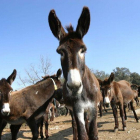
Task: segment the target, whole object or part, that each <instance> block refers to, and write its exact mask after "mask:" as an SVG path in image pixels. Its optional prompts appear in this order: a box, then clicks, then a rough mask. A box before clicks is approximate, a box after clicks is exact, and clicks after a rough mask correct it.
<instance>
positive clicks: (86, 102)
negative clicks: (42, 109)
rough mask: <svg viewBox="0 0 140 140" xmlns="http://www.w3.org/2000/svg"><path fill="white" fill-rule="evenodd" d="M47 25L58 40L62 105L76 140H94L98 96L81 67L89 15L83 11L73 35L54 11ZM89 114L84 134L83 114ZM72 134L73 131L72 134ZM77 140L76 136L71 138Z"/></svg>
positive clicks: (92, 79)
mask: <svg viewBox="0 0 140 140" xmlns="http://www.w3.org/2000/svg"><path fill="white" fill-rule="evenodd" d="M48 20H49V25H50V29H51V31H52V33H53V35H54V36H55V37H56V38H57V39H58V40H59V47H58V48H57V52H58V53H59V54H60V55H61V66H62V70H63V75H64V78H65V82H64V85H63V98H64V102H65V104H66V105H67V107H69V108H70V109H71V110H72V111H73V115H74V116H73V118H72V119H73V120H76V124H75V123H73V124H75V125H76V126H77V130H78V139H79V140H88V139H90V140H97V139H98V130H97V104H98V102H97V96H98V94H100V88H99V83H98V80H97V79H96V77H95V76H94V75H93V74H92V73H91V71H90V70H89V68H88V67H87V66H86V64H85V52H86V50H87V48H86V45H85V44H84V42H83V40H82V38H83V37H84V35H85V34H86V33H87V31H88V29H89V25H90V11H89V9H88V7H84V8H83V10H82V14H81V16H80V18H79V20H78V25H77V28H76V31H74V30H73V27H72V25H70V26H69V27H67V28H66V29H67V31H68V33H66V32H65V30H64V28H63V27H62V25H61V22H60V20H59V19H58V17H57V16H56V13H55V11H54V10H51V11H50V13H49V17H48ZM86 111H88V112H89V114H90V122H89V126H88V130H87V131H86V128H87V126H85V125H86V124H85V121H84V112H86ZM73 131H74V133H75V130H73ZM74 139H75V140H77V136H76V135H75V137H74Z"/></svg>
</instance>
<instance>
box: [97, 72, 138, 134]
mask: <svg viewBox="0 0 140 140" xmlns="http://www.w3.org/2000/svg"><path fill="white" fill-rule="evenodd" d="M113 79H114V74H113V73H111V75H110V77H109V78H108V79H105V80H104V81H101V80H99V83H100V85H101V89H102V93H103V100H104V103H105V104H109V103H111V107H112V110H113V115H114V119H115V128H114V131H115V132H116V131H118V128H119V122H118V113H117V105H119V109H120V116H121V118H122V125H123V130H126V121H125V119H127V118H126V111H125V108H126V106H127V104H128V103H129V102H130V105H131V109H132V110H133V113H134V115H135V119H136V121H137V122H138V117H137V115H136V113H135V110H134V107H133V99H134V93H133V91H132V89H131V85H130V84H129V82H127V81H125V80H121V81H119V82H115V81H113Z"/></svg>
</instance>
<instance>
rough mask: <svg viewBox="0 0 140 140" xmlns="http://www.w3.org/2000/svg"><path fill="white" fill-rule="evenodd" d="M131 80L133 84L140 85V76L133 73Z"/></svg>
mask: <svg viewBox="0 0 140 140" xmlns="http://www.w3.org/2000/svg"><path fill="white" fill-rule="evenodd" d="M130 78H131V83H132V84H136V85H140V75H139V74H138V73H136V72H133V73H131V75H130Z"/></svg>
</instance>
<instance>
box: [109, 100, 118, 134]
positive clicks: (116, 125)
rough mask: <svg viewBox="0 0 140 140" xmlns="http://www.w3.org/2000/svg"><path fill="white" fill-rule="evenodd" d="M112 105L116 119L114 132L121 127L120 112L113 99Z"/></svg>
mask: <svg viewBox="0 0 140 140" xmlns="http://www.w3.org/2000/svg"><path fill="white" fill-rule="evenodd" d="M111 107H112V110H113V116H114V119H115V127H114V132H117V131H118V127H119V122H118V112H117V107H116V104H115V103H114V102H113V101H111Z"/></svg>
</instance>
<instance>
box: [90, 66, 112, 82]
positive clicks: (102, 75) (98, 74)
mask: <svg viewBox="0 0 140 140" xmlns="http://www.w3.org/2000/svg"><path fill="white" fill-rule="evenodd" d="M91 72H92V73H94V75H95V76H96V77H97V78H98V79H100V80H104V79H105V78H107V77H109V74H106V73H105V72H104V71H99V70H93V69H91Z"/></svg>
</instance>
